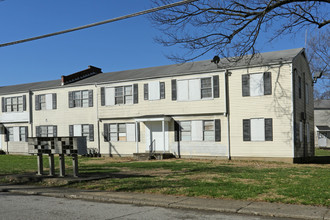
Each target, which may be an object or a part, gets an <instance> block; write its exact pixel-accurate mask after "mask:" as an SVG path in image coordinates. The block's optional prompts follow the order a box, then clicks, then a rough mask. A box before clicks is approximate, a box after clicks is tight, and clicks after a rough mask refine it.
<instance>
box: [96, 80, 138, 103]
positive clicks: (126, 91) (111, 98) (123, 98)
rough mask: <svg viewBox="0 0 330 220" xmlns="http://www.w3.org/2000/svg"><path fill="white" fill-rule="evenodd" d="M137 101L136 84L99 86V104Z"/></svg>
mask: <svg viewBox="0 0 330 220" xmlns="http://www.w3.org/2000/svg"><path fill="white" fill-rule="evenodd" d="M138 101H139V97H138V84H133V85H129V86H117V87H101V106H109V105H121V104H136V103H138Z"/></svg>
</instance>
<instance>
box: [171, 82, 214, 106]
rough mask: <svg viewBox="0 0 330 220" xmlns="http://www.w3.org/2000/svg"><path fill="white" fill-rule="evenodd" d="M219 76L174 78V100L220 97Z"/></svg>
mask: <svg viewBox="0 0 330 220" xmlns="http://www.w3.org/2000/svg"><path fill="white" fill-rule="evenodd" d="M219 95H220V93H219V76H213V77H205V78H198V79H185V80H172V100H178V101H193V100H201V99H210V98H219Z"/></svg>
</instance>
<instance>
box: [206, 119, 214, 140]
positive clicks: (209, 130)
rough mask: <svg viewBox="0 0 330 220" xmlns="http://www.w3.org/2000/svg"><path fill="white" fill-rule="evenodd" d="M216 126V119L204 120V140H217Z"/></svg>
mask: <svg viewBox="0 0 330 220" xmlns="http://www.w3.org/2000/svg"><path fill="white" fill-rule="evenodd" d="M214 131H215V127H214V120H207V121H203V140H204V141H214V140H215V132H214Z"/></svg>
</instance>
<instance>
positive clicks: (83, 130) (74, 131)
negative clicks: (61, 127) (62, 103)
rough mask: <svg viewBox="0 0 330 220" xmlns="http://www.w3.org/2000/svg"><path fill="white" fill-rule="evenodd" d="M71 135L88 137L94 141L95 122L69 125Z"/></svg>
mask: <svg viewBox="0 0 330 220" xmlns="http://www.w3.org/2000/svg"><path fill="white" fill-rule="evenodd" d="M69 136H70V137H81V136H84V137H86V139H87V141H94V125H93V124H77V125H69Z"/></svg>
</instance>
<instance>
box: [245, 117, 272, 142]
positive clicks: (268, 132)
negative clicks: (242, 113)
mask: <svg viewBox="0 0 330 220" xmlns="http://www.w3.org/2000/svg"><path fill="white" fill-rule="evenodd" d="M272 140H273V119H272V118H252V119H243V141H272Z"/></svg>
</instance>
